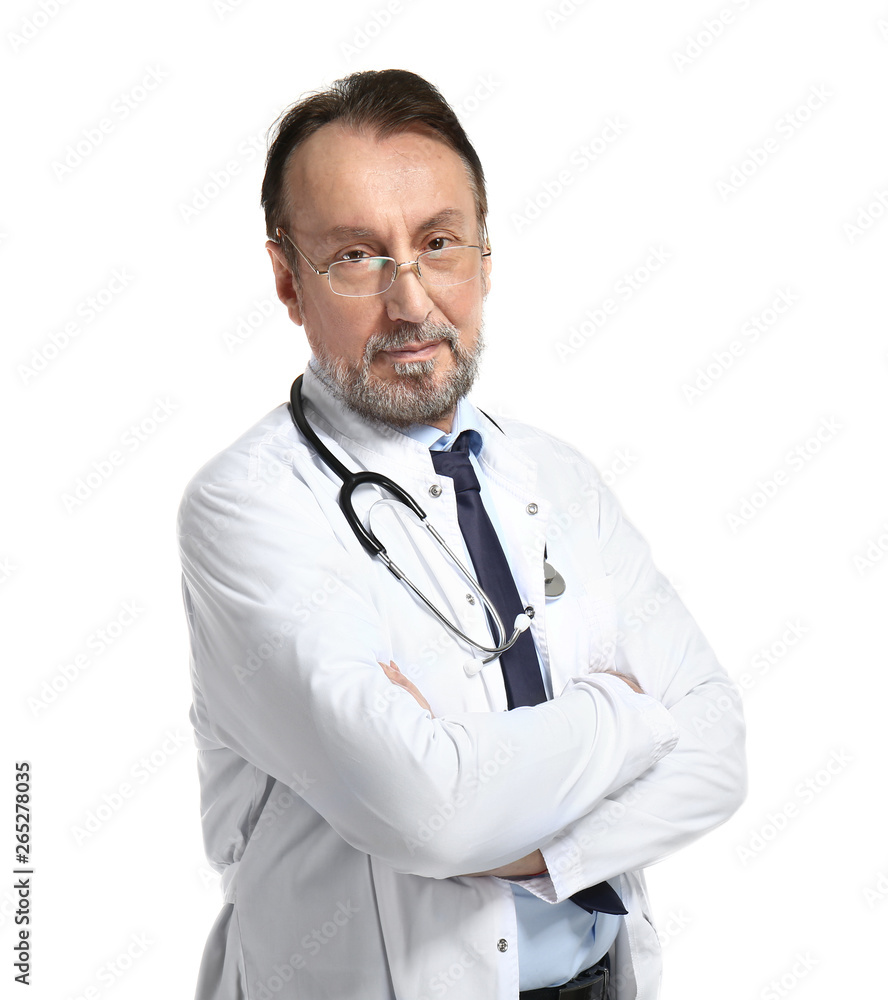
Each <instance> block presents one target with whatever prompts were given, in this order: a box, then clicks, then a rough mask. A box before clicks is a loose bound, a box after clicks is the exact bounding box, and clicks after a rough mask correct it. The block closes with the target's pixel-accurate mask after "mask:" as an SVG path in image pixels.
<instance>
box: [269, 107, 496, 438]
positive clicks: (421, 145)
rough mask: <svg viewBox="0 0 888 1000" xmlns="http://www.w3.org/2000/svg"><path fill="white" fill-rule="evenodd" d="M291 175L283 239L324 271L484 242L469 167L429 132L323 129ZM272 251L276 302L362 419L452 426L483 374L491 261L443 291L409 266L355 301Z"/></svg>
mask: <svg viewBox="0 0 888 1000" xmlns="http://www.w3.org/2000/svg"><path fill="white" fill-rule="evenodd" d="M284 179H285V187H286V191H287V194H288V206H289V216H290V227H289V228H288V229H287V232H288V233H289V235H290V236H291V237H292V239H293V240H294V242H295V243H297V244H298V245H299V249H300V250H302V251H303V253H305V255H306V256H307V257H309V258H310V259H311V261H312V262H313V263H314V264H315V266H316V267H317V268H318V269H319V270H321V271H324V270H326V269H327V267H328V266H329V265H330V264H331V263H333V262H334V261H337V260H343V259H350V258H355V257H362V256H386V257H392V258H394V259H395V260H396V261H399V262H400V261H410V260H415V259H416V257H417V255H418V254H420V253H422V252H423V251H425V250H437V249H441V248H442V247H445V246H450V245H460V244H463V245H465V244H470V245H479V244H480V239H479V233H478V223H477V217H476V210H475V199H474V195H473V193H472V187H471V184H470V181H469V174H468V171H467V168H466V166H465V164H464V163H463V162H462V160H461V159H460V158H459V156H458V155H457V154H456V153H455V152H454V151H453V150H452V149H450V147H449V146H446V145H445V144H444V143H442V142H439V141H438V140H436V139H432V138H429V137H428V136H425V135H420V134H417V133H404V134H402V135H397V136H392V137H390V138H388V139H382V140H379V139H376V138H374V137H372V136H371V135H367V134H364V133H357V132H353V131H351V130H346V129H344V128H342V127H340V126H339V125H337V124H335V123H334V124H331V125H326V126H324V127H323V128H322V129H320V130H319V131H318V132H316V133H315V134H314V135H313V136H312V137H311V138H310V139H308V140H307V141H306V142H305V143H303V144H302V146H300V147H299V148H298V149H297V150H296V152H295V153H294V154H293V156H292V157H291V159H290V162H289V163H288V165H287V172H286V175H285V178H284ZM266 245H267V247H268V249H269V253H270V254H271V258H272V263H273V266H274V270H275V281H276V285H277V291H278V295H279V296H280V298H281V301H282V302H283V303H284V304H285V305H286V306H287V309H288V311H289V314H290V318H291V319H292V320H293V321H294V322H295V323H298V324H300V325H303V326H304V327H305V332H306V336H307V338H308V342H309V345H310V346H311V349H312V352H313V353H314V355H315V357H316V358H317V360H318V362H319V364H320V367H321V374H322V376H324V377H325V378H326V380H327V382H328V383H329V384H330V385H331V387H332V388H333V389H334V390H335V391H337V392H338V393H339V395H340V396H341V397H342V398H343V399H344V400H345V401H346V402H347V403H348V404H349V405H350V406H352V407H353V408H354V409H356V410H357V411H358V412H360V413H362V414H363V415H364V416H368V417H374V418H376V419H380V420H384V421H385V422H387V423H392V424H395V425H398V426H405V425H408V424H411V423H427V424H432V425H434V426H438V427H441V428H442V429H444V430H449V429H450V422H451V418H452V415H453V408H454V406H455V405H456V402H457V400H458V399H459V398H460V397H461V396H463V395H465V393H466V392H467V391H468V389H469V387H470V386H471V383H472V380H473V379H474V376H475V373H476V371H477V361H478V357H479V356H480V352H481V347H482V339H481V312H482V303H483V299H484V294H485V292H486V289H487V280H486V276H487V273H488V269H489V261H490V258H489V257H485V258H484V259H483V260H484V266H485V275H484V278H483V279H482V277H481V276H480V275H479V276H478V277H476V278H472V279H471V280H470V281H467V282H465V283H463V284H460V285H451V286H444V287H441V286H437V287H436V286H434V285H429V284H427V283H426V282H425V279H420V278H419V276H418V275H417V273H416V269H415V268H413V267H409V268H407V267H404V268H401V269H400V270H399V272H398V277H397V278H396V279H395V282H394V284H393V285H392V287H391V288H390V289H389V290H388V291H387V292H383V293H382V294H380V295H372V296H366V297H361V298H349V297H345V296H341V295H336V294H335V293H334V292H333V291H331V289H330V286H329V282H328V280H327V278H326V276H319V275H317V274H315V273H314V271H312V270H311V268H310V267H309V266H308V264H307V263H306V262H305V261H304V260H301V259H300V261H299V274H300V278H301V288H300V286H299V285H298V284H297V282H296V279H295V277H294V275H293V273H292V271H291V269H290V265H289V264H288V262H287V259H286V256H285V254H284V253H283V252H282V249H281V247H280V246H279V245H278V244H276V243H274V242H269V243H268V244H266ZM293 254H294V255H295V251H293Z"/></svg>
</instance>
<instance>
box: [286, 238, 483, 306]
mask: <svg viewBox="0 0 888 1000" xmlns="http://www.w3.org/2000/svg"><path fill="white" fill-rule="evenodd" d="M275 236H277V237H278V239H277V240H276V242H277V243H278V244H282V242H283V241H282V240H281V237H282V236H285V237H286V238H287V240H288V241H289V242H290V243H291V244H292V245H293V249H294V250H295V251H296V253H298V254H299V256H300V257H301V258H302V259H303V260H304V261H305V263H306V264H308V266H309V267H310V268H311V269H312V271H314V273H315V274H316V275H317V276H318V277H319V278H320V277H323V276H326V278H327V284H328V285H329V286H330V291H331V292H332V293H333V294H334V295H339V296H341V297H342V298H344V299H371V298H373V296H374V295H384V294H385V293H386V292H387V291H388V290H389V288H391V287H392V285H394V283H395V281H396V280H397V278H398V272H399V271H400V270H401V268H402V267H415V268H416V273H417V275H418V276H419V278H422V268H421V267H420V258H421V257H425V255H426V254H429V253H440V252H441V251H440V250H423V252H422V253H421V254H417V256H416V260H404V261H401V263H400V264H399V263H398V262H397V261H396V260H395V258H394V257H387V256H385V255H383V254H374V257H376V258H378V259H379V260H390V261H391V262H392V263H393V264H394V265H395V273H394V274H393V275H392V281H391V284H390V285H389V286H388V288H383V289H382V290H381V291H379V292H367V293H366V294H365V295H349V294H348V292H337V291H336V289H335V288H334V287H333V285H332V284H330V268H329V267H328V268H327V270H326V271H321V270H320V269H319V268H318V267H317V266H316V265H315V264H313V263H312V262H311V260H310V259H309V258H308V257H306V255H305V254H304V253H303V252H302V251H301V250H300V249H299V247H298V246H296V243H295V242H294V241H293V238H292V237H291V236H290V234H289V233H288V232H287V231H286V230H285V229H281V227H280V226H278V227H277V229H276V230H275ZM458 246H459V248H460V249H463V248H465V249H466V250H480V251H481V259H482V260H483V259H484V258H485V257H489V256H490V254H491V250H490V248H489V247H488V249H487V250H485V249H484V247H481V246H478V245H477V244H474V243H460V244H458ZM444 249H445V250H451V249H456V247H445V248H444ZM371 259H372V258H371ZM334 263H338V262H337V261H334ZM332 266H333V265H332V264H331V265H330V267H332ZM480 274H481V272H480V271H479V272H478V274H476V275H473V276H472V277H475V278H477V277H478V275H480ZM471 280H472V278H466V279H465V281H457V282H455V283H454V284H452V285H435V284H434V283H432V286H433V287H434V288H456V287H457V285H464V284H465V283H466V282H467V281H471Z"/></svg>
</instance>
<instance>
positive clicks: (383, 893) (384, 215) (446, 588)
mask: <svg viewBox="0 0 888 1000" xmlns="http://www.w3.org/2000/svg"><path fill="white" fill-rule="evenodd" d="M263 204H264V206H265V211H266V221H267V227H268V235H269V242H268V244H267V247H268V250H269V253H270V255H271V261H272V265H273V268H274V275H275V282H276V286H277V292H278V295H279V297H280V299H281V301H282V302H283V303H284V305H285V306H286V307H287V310H288V312H289V315H290V318H291V319H292V320H293V321H294V322H295V323H297V324H299V325H302V326H303V327H304V329H305V333H306V336H307V338H308V342H309V345H310V347H311V350H312V360H311V362H310V364H309V366H308V370H307V371H306V372H305V374H304V378H303V381H302V384H301V392H300V391H298V390H294V394H293V397H292V405H291V408H292V412H291V408H288V407H286V406H280V407H278V408H277V409H276V410H274V411H272V413H270V414H269V415H268V416H267V417H266V418H265V419H264V420H263V421H262V422H260V424H258V425H257V426H256V427H255V428H253V429H252V430H250V431H248V432H247V434H246V435H244V437H242V438H241V439H240V440H239V441H238V442H236V443H235V444H234V445H232V446H231V447H230V448H229V449H227V450H226V451H225V452H223V453H222V454H221V455H219V456H217V457H216V458H215V459H213V460H212V461H211V462H210V463H209V464H208V465H207V466H206V467H205V468H204V469H202V470H201V472H200V473H198V475H197V476H196V477H195V479H194V480H193V481H192V483H191V484H190V486H189V488H188V490H187V491H186V495H185V499H184V500H183V504H182V508H181V512H180V538H181V551H182V560H183V568H184V597H185V604H186V610H187V614H188V621H189V627H190V632H191V642H192V679H193V685H194V706H193V709H192V721H193V724H194V728H195V734H196V741H197V745H198V750H199V766H200V777H201V788H202V803H201V804H202V813H203V824H204V834H205V840H206V846H207V852H208V856H209V858H210V861H211V863H212V864H213V865H214V866H215V867H216V868H217V869H218V870H219V871H220V872H221V873H222V886H223V891H224V900H225V902H224V906H223V909H222V912H221V913H220V915H219V918H218V920H217V922H216V924H215V926H214V928H213V930H212V932H211V934H210V938H209V941H208V943H207V947H206V951H205V954H204V959H203V963H202V966H201V972H200V979H199V984H198V990H197V996H198V998H199V1000H211V998H212V1000H223V998H224V1000H241V998H249V1000H267V998H269V997H287V998H295V997H299V998H309V1000H325V998H331V1000H332V998H336V1000H352V998H353V1000H358V998H361V1000H394V998H398V1000H423V998H432V997H447V996H450V997H454V998H460V1000H475V998H477V1000H482V998H483V1000H516V998H518V997H519V996H521V997H527V998H531V1000H536V998H548V997H565V998H571V1000H586V998H591V997H601V996H604V995H605V992H606V991H608V990H609V992H608V993H607V995H608V996H611V997H617V998H619V1000H626V998H634V997H645V998H652V997H654V996H655V995H656V993H657V989H658V983H659V968H660V963H659V946H658V942H657V936H656V932H655V931H654V929H653V927H652V924H651V920H650V915H649V912H648V905H647V902H646V898H645V891H644V879H643V875H642V871H641V869H642V868H644V867H645V866H646V865H649V864H651V863H653V862H655V861H657V860H659V859H661V858H663V857H665V856H666V855H668V854H669V853H671V852H672V851H673V850H675V849H676V848H678V847H679V846H681V845H682V844H684V843H686V842H688V841H689V840H691V839H693V838H694V837H696V836H698V835H700V834H702V833H703V832H705V831H706V830H708V829H711V828H712V827H713V826H715V825H717V824H718V823H720V822H722V821H724V820H725V819H726V818H727V817H728V816H729V815H730V814H731V813H732V812H733V811H734V810H735V809H736V807H737V805H738V804H739V802H740V801H741V799H742V796H743V794H744V783H745V775H744V762H743V751H742V741H743V724H742V719H741V715H740V709H739V704H738V700H737V696H736V692H735V689H734V687H733V685H732V684H731V683H730V682H729V680H728V678H727V677H726V675H725V674H724V672H723V671H722V670H721V668H720V667H719V666H718V664H717V662H716V661H715V658H714V656H713V654H712V652H711V650H710V649H709V647H708V646H707V644H706V642H705V640H704V639H703V638H702V636H701V635H700V633H699V631H698V630H697V628H696V626H695V625H694V623H693V621H692V620H691V619H690V617H689V615H688V614H687V612H686V610H685V609H684V607H683V606H682V604H681V602H680V601H679V599H678V597H677V596H676V595H675V593H674V591H673V590H672V588H671V587H670V586H669V585H668V583H667V582H666V581H665V580H664V579H663V578H662V577H661V576H659V575H658V574H657V572H656V571H655V569H654V568H653V566H652V564H651V562H650V558H649V555H648V550H647V547H646V545H645V544H644V542H643V541H642V539H641V538H640V537H639V536H638V535H637V533H636V532H635V531H634V529H633V528H632V527H631V526H629V525H628V524H627V523H626V522H625V521H624V520H623V519H622V517H621V515H620V511H619V509H618V507H617V505H616V503H615V501H614V500H613V498H612V497H611V495H610V494H609V492H608V490H607V489H606V488H605V487H604V485H603V484H602V482H601V479H600V477H599V476H598V474H597V473H596V472H595V470H594V469H593V468H592V467H591V466H590V465H589V464H588V462H587V461H586V460H585V459H584V458H583V457H582V456H580V455H579V454H577V453H576V452H575V451H574V450H573V449H572V448H570V447H569V446H567V445H565V444H563V443H562V442H560V441H557V440H555V439H553V438H551V437H549V436H547V435H545V434H543V433H542V432H540V431H537V430H534V429H533V428H530V427H528V426H526V425H523V424H520V423H518V422H516V421H501V422H500V423H499V424H497V423H495V422H494V421H493V420H491V419H490V418H489V417H487V416H485V415H484V414H483V413H482V412H481V411H480V410H477V409H476V408H475V407H474V406H473V405H472V404H471V403H470V402H469V401H468V399H467V398H466V394H467V392H468V390H469V388H470V387H471V385H472V381H473V379H474V377H475V373H476V370H477V364H478V358H479V355H480V353H481V350H482V330H481V319H482V305H483V300H484V297H485V295H486V294H487V290H488V288H489V285H490V267H491V259H492V258H491V255H490V253H489V245H488V241H487V236H486V228H485V217H486V211H487V202H486V194H485V187H484V175H483V171H482V169H481V164H480V163H479V162H478V158H477V155H476V154H475V152H474V150H473V149H472V147H471V145H470V144H469V142H468V139H467V138H466V136H465V134H464V133H463V131H462V129H461V127H460V126H459V123H458V122H457V120H456V118H455V116H454V115H453V113H452V111H451V110H450V108H449V107H448V106H447V104H446V103H445V102H444V100H443V98H441V96H440V94H438V92H437V91H436V90H435V89H434V88H433V87H431V85H429V84H428V83H427V82H426V81H424V80H422V79H421V78H419V77H417V76H415V75H414V74H411V73H406V72H403V71H393V70H390V71H385V72H380V73H375V72H368V73H358V74H355V75H353V76H351V77H349V78H347V79H346V80H343V81H339V82H338V83H337V84H335V85H334V87H333V88H332V89H331V90H330V91H327V92H324V93H322V94H317V95H313V96H311V97H309V98H307V99H305V100H304V101H302V102H300V103H299V104H297V105H296V106H294V108H292V109H291V110H290V112H288V114H287V115H286V116H285V118H284V119H283V120H282V122H281V123H280V126H279V129H278V134H277V137H276V139H275V141H274V143H273V144H272V146H271V148H270V150H269V156H268V165H267V171H266V177H265V182H264V185H263ZM300 399H301V400H302V402H300ZM303 403H304V412H303V414H302V416H300V417H299V419H300V420H301V421H302V428H303V429H302V430H299V429H297V428H296V426H294V419H295V417H296V416H298V415H299V411H301V410H303ZM306 435H308V436H306ZM450 449H452V450H450ZM360 471H369V472H372V473H375V474H379V475H382V476H386V477H388V478H389V479H390V480H391V481H393V482H394V483H395V484H397V485H396V486H394V487H389V486H380V485H379V480H378V477H377V478H375V479H374V480H373V481H371V482H370V483H369V484H368V483H364V484H362V485H358V486H357V488H354V489H353V490H352V489H351V488H349V489H346V490H345V491H344V493H345V495H344V496H342V497H340V488H341V486H342V477H343V476H344V477H349V476H351V475H352V474H353V473H355V472H360ZM352 486H354V484H353V483H352ZM399 487H400V488H401V489H403V490H405V491H406V493H407V494H409V495H410V497H412V498H415V500H416V501H417V502H418V503H419V504H421V505H422V506H423V507H424V508H425V512H426V513H427V514H428V517H429V520H430V521H433V522H434V524H435V526H436V528H437V530H438V531H439V532H440V534H441V536H442V539H443V541H444V542H445V543H446V544H447V545H448V546H449V547H450V549H451V550H452V552H453V553H454V555H455V556H456V557H457V559H458V560H459V561H460V562H462V563H464V564H467V565H466V570H467V571H472V572H473V573H474V574H476V575H477V576H478V578H479V581H480V585H481V587H482V588H483V589H484V590H485V591H486V590H490V600H491V603H492V604H493V605H494V607H495V608H496V609H497V611H498V613H499V615H500V617H501V619H502V621H501V622H500V623H499V624H497V623H496V622H495V618H494V616H493V614H492V613H490V612H489V611H488V609H487V608H486V606H485V601H484V598H483V597H482V596H481V594H480V593H479V587H478V586H476V585H475V583H474V581H472V580H471V578H470V577H469V576H467V574H466V573H463V571H462V570H461V569H460V568H459V567H458V566H457V565H456V564H455V562H454V560H453V559H452V558H451V557H450V556H448V555H447V554H446V553H444V552H443V551H442V549H441V547H440V546H439V545H437V544H436V542H435V541H434V540H433V539H432V538H431V537H429V535H428V532H427V531H426V530H425V529H424V528H423V527H422V526H421V525H417V523H415V522H416V521H417V518H416V517H415V516H414V515H412V514H410V513H409V512H407V511H406V508H405V506H404V504H403V503H397V502H395V500H396V497H395V494H394V492H393V491H396V490H397V489H398V488H399ZM349 497H350V501H351V504H352V505H353V508H354V518H353V520H354V521H355V522H356V523H355V524H350V523H349V519H348V517H347V516H346V515H347V513H348V512H349V509H350V506H349ZM366 530H369V531H370V532H372V533H373V536H374V537H376V536H378V538H379V541H380V543H381V544H382V545H384V546H385V547H386V551H387V557H389V558H391V559H392V560H394V562H395V563H396V564H397V566H398V567H399V569H398V573H400V572H401V571H403V573H404V574H405V575H406V577H407V578H408V579H409V581H410V583H411V584H413V585H415V586H416V588H417V590H418V591H419V592H420V594H422V595H423V596H424V597H425V598H427V599H428V600H429V601H430V602H431V603H432V604H433V605H434V606H435V608H437V610H438V611H439V612H440V614H441V616H442V618H443V619H446V621H447V622H448V623H449V624H445V623H443V622H442V620H441V618H439V617H438V615H436V614H435V613H434V612H433V611H432V610H430V609H429V608H428V607H427V606H426V605H425V604H424V603H423V598H422V597H420V596H418V595H417V593H415V592H414V591H413V590H412V589H411V585H410V584H408V583H407V582H405V581H404V580H402V579H400V578H398V576H397V575H396V574H395V573H393V572H392V571H390V570H389V569H388V568H387V567H386V565H385V563H384V561H383V560H382V559H381V558H379V557H378V556H376V555H374V554H373V553H372V551H371V550H372V548H373V542H372V540H371V541H370V542H369V546H368V545H367V544H366V543H367V539H366V538H365V539H363V540H362V539H361V538H360V537H359V536H360V534H361V532H362V531H366ZM491 588H492V589H491ZM643 609H646V610H643ZM522 614H523V615H524V617H522ZM513 622H515V625H514V626H513ZM527 626H529V627H527ZM521 628H523V629H524V630H523V631H521ZM513 632H515V633H516V635H513ZM516 636H517V637H516ZM512 638H515V640H516V641H515V642H514V644H513V647H512V648H511V649H509V650H508V651H504V652H503V651H502V650H503V647H505V646H506V645H507V644H508V642H509V640H511V639H512ZM467 639H468V640H469V641H467ZM492 650H496V651H494V652H491V651H492ZM497 653H500V654H501V655H497ZM608 981H609V985H606V983H607V982H608Z"/></svg>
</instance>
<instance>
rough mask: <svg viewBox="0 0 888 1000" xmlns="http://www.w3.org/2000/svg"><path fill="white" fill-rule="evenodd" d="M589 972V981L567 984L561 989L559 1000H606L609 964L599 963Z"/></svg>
mask: <svg viewBox="0 0 888 1000" xmlns="http://www.w3.org/2000/svg"><path fill="white" fill-rule="evenodd" d="M588 971H589V973H590V978H589V979H587V980H584V981H581V982H578V983H565V984H564V985H563V986H561V987H559V992H558V997H559V1000H606V998H607V981H608V978H609V977H608V972H609V968H608V965H607V963H599V964H598V965H596V966H594V967H593V968H592V969H590V970H588ZM581 975H582V973H581Z"/></svg>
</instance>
